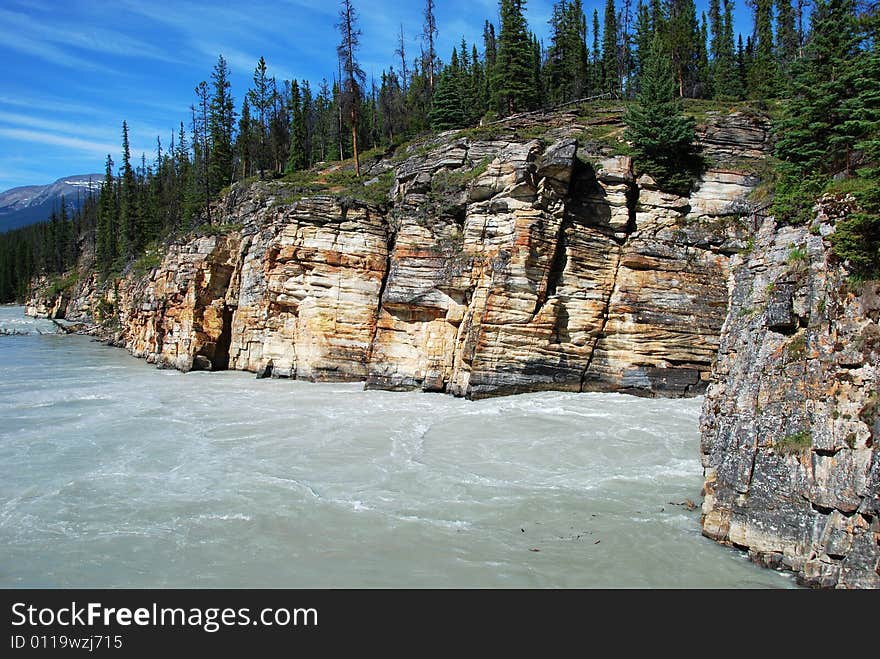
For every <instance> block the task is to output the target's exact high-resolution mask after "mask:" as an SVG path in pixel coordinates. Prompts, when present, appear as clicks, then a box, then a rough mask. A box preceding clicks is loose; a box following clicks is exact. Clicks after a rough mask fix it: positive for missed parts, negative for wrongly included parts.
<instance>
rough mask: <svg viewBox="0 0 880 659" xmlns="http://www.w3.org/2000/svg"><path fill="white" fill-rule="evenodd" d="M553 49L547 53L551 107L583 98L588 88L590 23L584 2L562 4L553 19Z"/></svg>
mask: <svg viewBox="0 0 880 659" xmlns="http://www.w3.org/2000/svg"><path fill="white" fill-rule="evenodd" d="M550 25H551V28H552V35H551V39H552V41H551V45H550V49H549V51H548V53H547V65H546V83H545V84H546V87H547V94H548V96H549V100H550V102H552V103H562V102H565V101H572V100H575V99H577V98H581V97H583V96H584V95H585V94H586V90H587V88H588V86H589V56H588V54H587V42H586V39H587V34H586V30H587V23H586V17H585V16H584V10H583V5H582V3H581V0H573V1H572V2H571V4H568V3H567V2H566V1H565V0H560V2H558V3H557V4H556V5H555V6H554V8H553V16H552V18H551V19H550Z"/></svg>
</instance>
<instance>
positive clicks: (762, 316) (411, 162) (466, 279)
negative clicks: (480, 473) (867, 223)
mask: <svg viewBox="0 0 880 659" xmlns="http://www.w3.org/2000/svg"><path fill="white" fill-rule="evenodd" d="M767 128H768V127H767V122H766V121H765V120H763V119H761V118H760V117H753V116H748V115H744V114H738V113H733V114H718V115H713V116H710V117H709V118H708V120H707V121H706V123H705V124H704V125H703V127H702V130H701V133H700V137H701V141H702V143H703V147H704V154H705V156H706V158H707V161H708V162H709V164H710V166H709V168H708V170H707V171H706V172H705V174H704V175H703V178H702V180H701V181H699V183H698V185H697V187H696V189H695V190H694V192H693V193H692V194H691V195H690V196H688V197H679V196H676V195H672V194H668V193H665V192H662V191H660V190H658V189H657V186H656V185H655V184H654V182H653V181H651V180H650V179H648V178H646V177H642V178H639V179H636V177H635V176H634V174H633V171H632V165H631V162H630V160H629V158H627V157H626V156H621V155H618V154H619V144H616V143H615V141H614V139H613V137H612V139H608V138H609V135H610V136H614V135H615V134H618V133H619V130H620V123H619V116H618V117H615V116H597V117H594V118H592V119H584V118H582V117H577V116H573V115H566V114H557V115H552V116H544V117H538V118H537V120H536V119H535V118H534V117H532V118H530V119H528V120H527V121H525V122H522V121H521V122H517V121H513V122H509V123H507V124H504V125H502V126H500V127H495V128H492V129H481V130H477V131H470V132H468V133H451V134H445V135H440V136H438V137H437V138H435V139H433V140H431V141H428V142H425V143H422V144H418V145H414V146H411V147H408V148H406V149H401V150H399V151H398V152H397V153H393V154H386V156H385V157H379V158H377V159H375V160H374V161H371V162H369V163H366V165H365V168H366V169H368V170H369V171H370V172H371V173H370V174H369V176H374V177H375V178H373V179H371V180H369V181H368V182H367V186H366V187H365V188H363V189H362V190H361V191H360V192H363V191H364V190H368V191H369V190H372V191H374V192H378V194H372V193H371V194H369V195H363V194H359V195H351V194H349V191H347V190H345V189H334V188H333V186H323V189H324V191H325V192H322V193H321V194H315V193H314V191H313V190H311V191H310V190H304V189H303V188H302V187H301V186H299V185H294V184H292V183H291V182H284V181H276V182H258V183H252V184H248V185H244V184H239V185H237V186H235V187H234V188H233V189H232V191H231V192H230V193H229V194H228V195H227V196H226V197H225V198H224V199H223V200H222V201H221V202H219V203H218V204H217V206H216V207H215V209H214V212H213V213H212V215H213V216H214V217H215V218H219V220H218V222H219V223H221V226H222V227H224V229H223V230H222V231H221V232H220V234H221V235H214V236H202V237H198V238H191V239H188V240H181V241H178V242H175V243H172V244H170V245H167V246H166V247H165V248H163V250H162V252H161V254H158V255H154V258H155V259H156V261H157V262H158V265H155V264H152V266H153V267H150V268H142V270H144V271H142V272H139V271H138V270H137V269H135V270H133V271H132V272H130V273H129V274H128V275H127V276H125V277H123V278H122V279H120V280H118V281H116V282H115V283H114V285H113V286H110V287H108V286H106V285H103V286H98V283H97V280H96V278H95V277H94V276H93V275H85V274H84V275H83V276H81V277H80V279H79V281H78V282H77V283H76V285H75V286H73V287H71V288H69V289H67V290H65V291H64V292H62V293H60V294H55V295H53V296H51V297H50V299H46V296H40V295H36V296H35V297H34V299H33V300H32V301H31V303H30V309H29V311H30V313H33V314H41V315H50V316H53V317H67V318H68V319H72V320H81V321H85V322H95V323H97V327H96V328H95V330H94V331H95V332H97V333H99V334H101V335H102V336H104V337H105V338H107V339H108V340H110V341H111V342H113V343H115V344H117V345H121V346H124V347H126V348H128V349H129V350H130V351H131V352H132V353H133V354H135V355H138V356H141V357H144V358H145V359H147V360H148V361H150V362H154V363H156V364H158V365H161V366H168V367H174V368H178V369H181V370H191V369H202V370H222V369H226V368H232V369H240V370H246V371H251V372H255V373H257V374H258V376H260V377H288V378H303V379H310V380H316V381H328V380H357V381H365V382H366V386H368V387H370V388H378V389H395V390H399V389H419V390H424V391H438V392H447V393H450V394H453V395H457V396H466V397H469V398H480V397H484V396H491V395H500V394H509V393H517V392H525V391H536V390H544V389H554V390H568V391H590V390H608V391H625V392H630V393H635V394H639V395H648V396H653V395H664V396H682V395H693V394H698V393H702V392H704V391H706V388H707V386H708V391H707V392H706V400H705V406H704V413H703V417H702V452H703V464H704V468H705V475H706V485H705V498H704V502H703V517H702V522H703V532H704V534H705V535H707V536H709V537H711V538H713V539H715V540H718V541H720V542H724V543H729V544H733V545H735V546H737V547H740V548H743V549H747V550H748V551H749V552H750V554H751V556H752V557H753V558H754V559H755V560H757V561H760V562H762V563H763V564H766V565H769V566H774V567H780V568H787V569H791V570H794V571H796V572H797V573H798V575H799V577H800V579H801V580H802V581H803V582H804V583H807V584H810V585H819V586H841V587H877V586H880V581H878V579H880V577H878V556H880V550H878V541H880V527H878V524H880V521H878V514H880V510H878V507H880V502H878V483H880V458H878V456H877V453H876V451H875V450H874V438H875V437H876V436H877V433H878V423H880V421H878V418H880V414H878V408H880V399H878V390H880V387H878V385H880V368H878V351H880V328H878V313H880V301H878V300H880V291H878V288H877V286H876V285H873V286H871V285H868V286H863V287H856V286H854V285H852V284H851V283H850V282H849V280H848V279H847V276H846V272H845V270H844V269H843V267H842V266H841V265H840V264H837V263H836V262H835V261H834V259H833V258H832V257H831V256H830V249H829V244H828V236H829V235H830V234H831V233H832V232H833V231H834V225H835V221H836V219H837V218H838V217H840V216H842V215H844V214H845V213H847V212H848V207H847V203H848V202H847V201H846V200H842V201H841V200H837V201H835V200H831V199H828V200H825V202H824V203H823V204H822V205H820V206H819V207H818V208H817V219H816V221H815V223H814V225H813V226H811V227H782V226H777V225H776V223H775V222H774V221H773V220H772V218H766V217H762V216H760V215H756V214H755V213H754V212H753V211H752V210H751V209H750V208H749V205H748V204H746V203H745V202H744V200H745V198H746V197H747V195H748V194H749V192H750V191H751V190H752V189H753V188H754V186H755V185H756V184H757V183H758V179H757V177H756V176H755V172H756V171H758V170H759V168H760V159H761V158H762V157H763V156H764V154H765V152H766V148H767V141H768V130H767ZM597 136H598V138H599V139H597ZM324 174H326V172H325V173H319V176H324ZM327 176H328V178H330V176H329V174H328V175H327ZM383 186H385V189H386V190H387V192H388V194H387V200H386V201H384V202H382V203H376V201H375V200H376V199H382V198H383V197H386V195H384V194H383V192H384V191H385V190H383ZM389 187H390V189H387V188H389ZM365 197H367V198H371V199H374V201H373V202H368V201H365ZM86 271H87V268H86Z"/></svg>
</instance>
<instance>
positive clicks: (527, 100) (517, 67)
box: [492, 0, 538, 115]
mask: <svg viewBox="0 0 880 659" xmlns="http://www.w3.org/2000/svg"><path fill="white" fill-rule="evenodd" d="M523 7H525V0H501V34H500V35H499V37H498V59H497V62H496V65H495V69H494V71H493V79H492V88H493V96H494V99H495V106H496V107H497V108H498V111H499V112H500V113H501V114H502V115H511V114H514V113H516V112H522V111H523V110H531V109H534V108H535V107H536V106H537V104H538V94H537V90H536V89H535V87H534V84H533V77H534V45H533V42H532V39H531V38H530V37H529V33H528V28H527V25H526V19H525V16H524V15H523Z"/></svg>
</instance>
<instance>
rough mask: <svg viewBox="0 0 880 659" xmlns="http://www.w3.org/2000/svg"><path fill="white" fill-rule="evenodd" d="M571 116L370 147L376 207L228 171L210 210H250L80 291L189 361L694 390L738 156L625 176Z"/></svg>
mask: <svg viewBox="0 0 880 659" xmlns="http://www.w3.org/2000/svg"><path fill="white" fill-rule="evenodd" d="M719 121H722V120H719ZM730 121H731V120H730V119H729V118H723V121H722V123H723V126H722V127H721V128H720V129H718V130H716V132H717V133H718V134H719V135H720V136H721V138H720V139H721V141H720V142H718V144H716V145H715V146H716V147H717V148H718V149H721V151H720V152H719V153H720V154H721V155H720V156H719V158H718V160H719V162H723V161H724V154H726V153H727V152H728V151H730V149H729V144H730V142H731V140H734V141H735V137H736V136H735V135H734V136H733V137H731V131H734V132H735V128H731V126H730V125H728V124H730ZM725 122H726V123H725ZM735 123H736V122H734V124H735ZM583 130H584V126H580V125H577V124H572V123H571V121H568V120H565V119H564V117H562V118H560V117H555V118H552V120H550V121H549V123H548V127H547V136H546V137H545V139H543V140H537V139H525V138H518V137H516V135H515V133H511V134H510V135H501V136H498V137H494V138H491V139H472V138H467V137H460V136H459V137H456V136H455V135H454V134H450V135H441V136H439V137H438V138H437V139H435V140H433V141H432V142H429V143H428V144H427V145H425V146H422V147H420V148H419V149H415V148H414V149H412V152H411V155H409V157H406V154H404V158H402V159H401V158H398V161H397V162H396V163H392V162H390V161H383V162H380V163H378V166H377V167H378V169H377V171H386V170H387V169H390V168H391V167H392V166H393V167H394V168H395V171H394V182H393V186H392V189H391V195H390V199H389V202H390V203H389V205H387V206H384V207H382V208H379V207H375V206H371V205H369V204H363V203H359V202H355V201H352V200H351V199H347V200H346V199H345V198H344V197H342V196H339V197H334V196H312V197H306V198H301V199H300V198H298V195H296V194H291V190H290V189H289V188H288V187H287V186H285V185H284V184H283V183H272V182H265V183H257V184H251V185H249V186H244V185H239V186H236V187H234V188H233V190H232V192H231V193H230V194H229V195H228V196H227V197H226V198H225V199H224V200H223V201H222V202H221V203H220V204H218V205H217V206H216V208H215V210H214V213H213V216H214V217H215V219H216V221H218V222H220V223H222V224H224V225H226V226H234V227H239V226H240V227H241V229H240V230H234V231H230V232H228V233H227V235H224V236H221V237H216V236H208V237H202V238H197V239H193V240H190V241H188V242H182V243H177V244H173V245H171V246H170V247H168V248H167V250H166V252H165V254H164V258H163V259H162V263H161V264H160V265H159V266H158V267H157V268H154V269H153V270H152V271H151V272H150V273H148V275H146V276H136V275H134V274H130V275H129V276H127V277H125V278H123V279H122V280H121V281H120V282H119V283H118V285H117V286H116V287H115V289H113V290H108V291H104V292H102V293H100V294H97V293H91V294H92V295H93V296H94V297H99V298H100V299H93V300H92V303H91V307H92V311H93V315H95V316H99V315H103V316H104V317H105V319H106V317H110V318H111V322H109V323H108V322H104V325H105V328H106V327H109V328H110V330H111V331H112V333H113V335H112V337H111V339H112V341H113V342H114V343H116V344H118V345H124V346H126V347H127V348H128V349H129V350H130V351H131V352H132V353H133V354H135V355H138V356H142V357H145V358H146V359H148V360H149V361H151V362H155V363H157V364H160V365H164V366H170V367H174V368H178V369H181V370H191V369H204V370H221V369H225V368H233V369H240V370H249V371H253V372H256V373H258V374H259V375H261V376H274V377H295V378H304V379H310V380H365V381H366V383H367V386H368V387H371V388H382V389H422V390H425V391H446V392H449V393H452V394H454V395H457V396H466V397H469V398H479V397H484V396H491V395H499V394H508V393H517V392H524V391H536V390H542V389H561V390H570V391H586V390H613V391H621V390H623V391H629V392H632V393H638V394H641V395H658V394H659V395H673V396H677V395H690V394H696V393H699V392H701V391H702V390H704V389H705V386H706V382H707V380H708V373H709V369H710V366H711V363H712V360H713V358H714V355H715V353H716V351H717V347H718V335H719V332H720V329H721V325H722V323H723V322H724V317H725V311H726V307H727V288H726V283H725V282H726V280H727V277H728V261H729V255H730V254H732V253H734V252H735V251H736V249H737V248H739V247H741V246H742V245H744V244H745V243H744V237H745V233H744V227H743V226H742V225H741V223H740V222H739V213H740V211H741V201H742V199H743V197H744V195H745V194H746V193H748V191H749V190H750V189H751V187H752V186H753V185H754V184H755V181H754V179H753V177H751V176H749V175H748V173H745V172H744V171H743V170H741V169H737V168H736V167H733V166H732V165H731V164H730V163H728V164H726V165H723V168H717V169H711V170H709V171H708V172H707V173H706V174H705V176H704V177H703V180H702V181H701V182H700V184H699V185H698V187H697V188H696V190H695V192H694V193H693V195H692V196H691V197H689V198H687V197H677V196H675V195H670V194H667V193H664V192H661V191H659V190H658V189H657V188H656V186H655V185H654V183H653V181H651V180H650V179H648V178H643V179H640V180H639V181H636V180H635V178H634V176H633V173H632V164H631V162H630V160H629V158H627V157H623V156H616V157H615V156H611V155H609V151H608V149H607V147H601V146H597V145H596V144H592V143H591V144H588V145H587V146H586V147H582V146H581V145H580V143H579V141H578V139H577V136H578V135H579V134H581V133H582V131H583ZM743 130H747V132H749V136H750V138H749V139H750V140H751V141H750V142H749V144H748V145H747V146H748V148H747V149H746V152H747V153H733V152H732V151H731V154H730V157H731V158H739V159H741V158H743V157H749V156H750V155H752V151H754V150H755V149H758V148H760V147H761V145H762V143H761V141H760V139H759V137H755V135H757V133H758V131H756V129H753V126H752V123H750V122H749V123H748V127H747V129H743ZM709 132H711V131H709ZM703 139H704V141H705V143H706V148H712V144H713V143H712V141H711V137H710V136H704V138H703ZM707 140H708V141H707ZM753 142H754V143H753ZM722 152H723V153H722ZM374 164H375V163H374ZM94 288H95V287H94V284H93V285H92V286H91V288H90V289H89V290H91V291H94ZM72 298H77V294H74V295H73V296H72ZM54 304H55V307H58V308H57V309H52V310H49V309H48V308H47V309H46V311H50V312H51V313H54V314H60V313H64V311H63V310H62V309H61V307H65V308H66V309H67V312H68V313H73V315H83V309H84V308H88V306H89V305H87V304H83V303H82V300H79V299H77V300H76V301H75V300H74V299H68V300H65V301H55V303H54Z"/></svg>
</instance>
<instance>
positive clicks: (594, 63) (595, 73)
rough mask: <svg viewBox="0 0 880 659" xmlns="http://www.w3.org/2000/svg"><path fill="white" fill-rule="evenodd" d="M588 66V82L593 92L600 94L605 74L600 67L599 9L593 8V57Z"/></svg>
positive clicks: (603, 87)
mask: <svg viewBox="0 0 880 659" xmlns="http://www.w3.org/2000/svg"><path fill="white" fill-rule="evenodd" d="M590 67H591V69H592V76H591V77H592V81H591V83H590V87H591V92H592V93H593V94H601V93H602V92H603V91H604V90H605V76H604V75H603V68H602V51H601V50H600V49H599V10H598V9H594V10H593V57H592V60H591V64H590Z"/></svg>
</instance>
